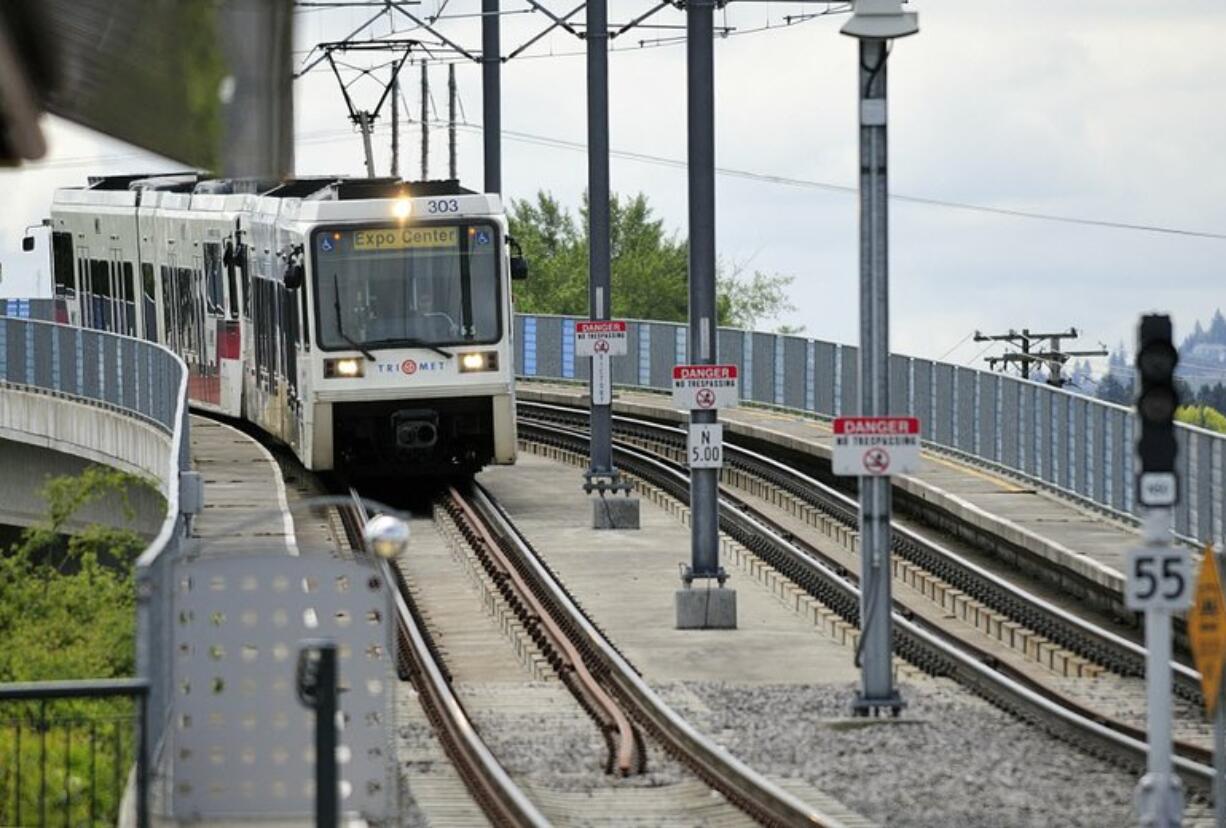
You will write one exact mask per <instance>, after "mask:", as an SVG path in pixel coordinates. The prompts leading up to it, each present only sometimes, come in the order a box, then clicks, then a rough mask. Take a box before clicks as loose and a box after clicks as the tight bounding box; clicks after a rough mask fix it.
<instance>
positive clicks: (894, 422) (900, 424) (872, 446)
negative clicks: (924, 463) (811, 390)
mask: <svg viewBox="0 0 1226 828" xmlns="http://www.w3.org/2000/svg"><path fill="white" fill-rule="evenodd" d="M833 450H834V452H833V453H834V456H833V458H832V460H831V462H832V465H833V468H834V473H835V474H838V475H843V476H846V477H882V476H885V475H890V474H909V473H911V472H916V471H919V459H920V422H919V418H918V417H839V418H837V419H835V421H834V446H833Z"/></svg>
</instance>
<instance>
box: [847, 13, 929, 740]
mask: <svg viewBox="0 0 1226 828" xmlns="http://www.w3.org/2000/svg"><path fill="white" fill-rule="evenodd" d="M842 31H843V34H845V35H850V36H851V37H855V38H857V39H859V41H860V49H859V67H860V71H859V72H858V75H857V77H858V80H857V83H856V88H857V90H858V93H859V103H860V411H859V414H860V416H861V417H872V416H884V415H887V414H889V413H890V372H889V367H890V366H889V360H890V337H889V333H890V331H889V321H890V313H889V311H890V298H889V255H888V234H887V218H888V209H887V208H888V205H887V198H888V194H889V189H888V187H887V183H886V61H887V60H888V58H889V55H890V47H891V43H890V42H891V41H892V40H893V39H894V38H898V37H906V36H907V35H912V34H915V33H916V32H918V31H919V23H918V22H917V20H916V14H915V13H914V12H904V11H903V10H902V2H901V0H857V2H856V7H855V14H854V15H852V18H851V20H849V21H848V22H847V24H846V25H845V26H843V30H842ZM890 495H891V492H890V478H889V477H884V476H883V477H861V478H860V649H859V657H860V668H861V673H860V676H861V679H860V691H859V693H858V694H857V695H856V699H855V702H854V703H853V709H854V711H855V713H856V714H857V715H864V716H867V715H869V714H870V713H874V714H875V713H877V712H878V711H880V710H883V709H887V708H888V709H889V710H890V711H891V712H892V713H893V714H894V715H898V713H899V711H900V710H901V709H902V706H903V701H902V698H901V697H900V696H899V694H898V691H897V690H896V689H895V688H894V677H893V673H892V670H891V667H892V663H891V662H892V659H891V653H890V634H891V627H892V626H893V625H892V623H891V618H890V613H891V607H890V578H891V574H890V573H891V570H890V512H891V508H890Z"/></svg>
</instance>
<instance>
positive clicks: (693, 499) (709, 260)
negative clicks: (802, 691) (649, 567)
mask: <svg viewBox="0 0 1226 828" xmlns="http://www.w3.org/2000/svg"><path fill="white" fill-rule="evenodd" d="M714 15H715V0H690V2H689V3H688V4H687V6H686V69H687V77H688V93H687V98H688V100H687V106H688V113H687V120H688V153H687V158H688V170H689V222H690V226H689V230H690V251H689V252H690V257H689V258H690V261H689V271H690V273H689V280H690V285H689V287H690V327H689V338H688V347H689V357H690V364H692V365H713V364H714V363H715V358H716V354H717V348H716V324H717V321H718V316H717V315H716V306H715V31H714ZM690 422H691V423H700V424H701V423H714V422H716V412H715V411H691V412H690ZM718 485H719V470H718V469H691V470H690V567H689V570H688V571H687V572H686V576H685V578H686V581H687V582H688V581H691V580H693V579H695V578H706V579H709V578H718V579H719V580H720V582H721V583H722V582H723V580H724V578H725V577H726V575H725V574H724V571H723V570H722V569H721V568H720V565H719V497H718V494H719V492H718Z"/></svg>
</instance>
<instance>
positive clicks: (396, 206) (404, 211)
mask: <svg viewBox="0 0 1226 828" xmlns="http://www.w3.org/2000/svg"><path fill="white" fill-rule="evenodd" d="M411 211H412V205H411V203H410V202H409V200H408V199H407V198H398V199H396V200H395V201H394V202H392V215H393V216H395V217H396V218H398V219H400V220H401V221H404V220H405V219H407V218H408V217H409V213H410V212H411Z"/></svg>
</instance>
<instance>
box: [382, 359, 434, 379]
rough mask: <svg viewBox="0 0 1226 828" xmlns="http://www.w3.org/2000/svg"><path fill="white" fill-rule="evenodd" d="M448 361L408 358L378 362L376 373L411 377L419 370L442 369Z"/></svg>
mask: <svg viewBox="0 0 1226 828" xmlns="http://www.w3.org/2000/svg"><path fill="white" fill-rule="evenodd" d="M446 364H447V363H446V362H445V361H444V360H441V359H438V360H432V361H430V362H418V361H417V360H415V359H406V360H404V361H403V362H399V363H397V362H380V363H378V364H377V366H376V367H377V369H378V370H377V371H376V373H379V374H402V375H404V376H407V377H411V376H413V375H414V374H416V373H417V372H419V371H421V372H427V373H428V372H432V371H442V370H443V366H445V365H446Z"/></svg>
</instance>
